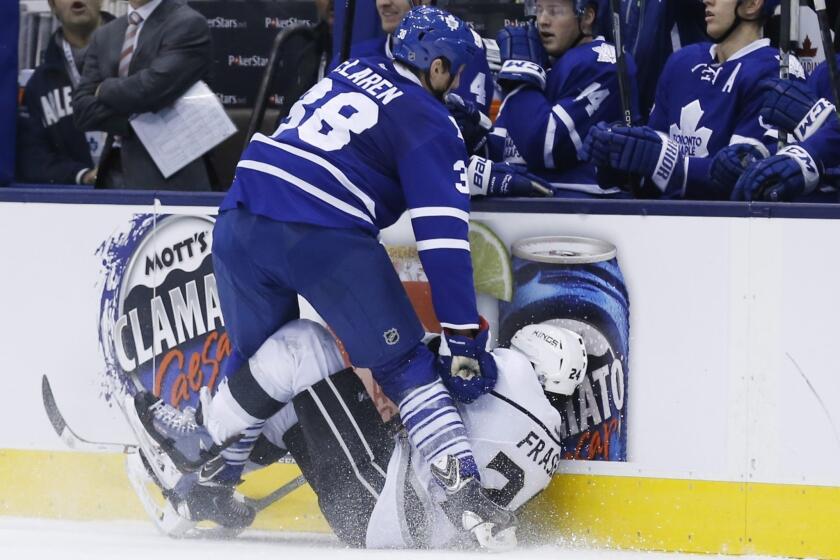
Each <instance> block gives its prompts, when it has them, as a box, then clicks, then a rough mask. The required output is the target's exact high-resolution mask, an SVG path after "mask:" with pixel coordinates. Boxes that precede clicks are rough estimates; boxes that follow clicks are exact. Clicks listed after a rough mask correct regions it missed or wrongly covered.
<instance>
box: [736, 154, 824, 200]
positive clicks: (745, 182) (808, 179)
mask: <svg viewBox="0 0 840 560" xmlns="http://www.w3.org/2000/svg"><path fill="white" fill-rule="evenodd" d="M821 167H822V166H821V165H820V164H819V163H818V162H817V161H816V160H814V158H813V157H811V154H809V153H808V152H807V151H805V149H804V148H802V146H797V145H791V146H786V147H784V148H782V149H781V150H779V151H778V153H777V154H776V155H774V156H771V157H769V158H767V159H764V160H761V161H759V162H758V163H756V164H754V165H753V166H752V167H750V168H749V169H747V170H746V171H745V172H744V174H743V175H741V178H740V179H738V183H737V184H736V185H735V189H734V190H733V191H732V200H747V201H751V200H765V201H770V202H781V201H787V200H793V199H794V198H796V197H797V196H799V195H801V194H809V193H811V192H813V191H814V189H816V188H817V185H819V182H820V174H821V171H822V169H821Z"/></svg>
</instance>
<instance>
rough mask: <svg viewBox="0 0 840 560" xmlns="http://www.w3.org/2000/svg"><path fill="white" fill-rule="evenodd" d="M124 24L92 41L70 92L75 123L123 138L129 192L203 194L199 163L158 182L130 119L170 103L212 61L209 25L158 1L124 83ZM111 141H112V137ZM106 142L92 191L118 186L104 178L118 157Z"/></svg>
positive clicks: (170, 1) (171, 0) (175, 4)
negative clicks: (79, 79)
mask: <svg viewBox="0 0 840 560" xmlns="http://www.w3.org/2000/svg"><path fill="white" fill-rule="evenodd" d="M127 27H128V18H127V17H126V16H121V17H118V18H117V19H115V20H114V21H112V22H111V23H109V24H107V25H103V26H102V27H100V28H99V29H97V30H96V32H95V33H94V34H93V38H92V39H91V41H90V46H89V47H88V51H87V54H86V55H85V65H84V72H83V73H82V83H81V84H80V85H79V87H78V88H76V90H75V91H74V92H73V118H74V120H75V121H76V125H78V126H79V127H80V128H82V129H83V130H104V131H106V132H108V133H110V134H111V135H114V134H118V135H120V137H121V145H122V147H121V149H120V150H119V164H120V167H121V170H122V176H123V180H124V184H125V186H126V187H127V188H141V189H170V190H171V189H180V190H209V188H210V181H209V179H208V177H207V169H206V168H205V166H204V160H203V158H196V159H195V160H193V161H192V162H190V163H188V164H187V165H186V167H184V168H182V169H181V170H180V171H178V172H176V173H175V174H174V175H172V176H171V177H169V178H168V179H167V178H164V177H163V175H161V173H160V171H159V170H158V168H157V166H156V165H155V163H154V161H153V160H152V157H151V156H150V155H149V152H148V151H147V150H146V148H145V147H144V146H143V143H142V142H141V141H140V139H139V138H138V137H137V135H136V134H134V132H133V131H132V129H131V127H130V125H129V117H130V116H131V115H132V114H135V113H146V112H154V111H159V110H161V109H163V108H164V107H167V106H169V105H171V104H172V103H173V102H175V101H176V100H177V99H178V98H179V97H180V96H181V95H183V94H184V92H186V91H187V90H188V89H189V88H190V86H192V85H193V84H194V83H196V82H197V81H198V80H201V79H205V78H206V77H207V75H208V74H209V72H210V67H211V64H212V62H213V53H212V45H211V42H210V28H209V26H208V25H207V20H206V19H205V18H204V16H202V15H201V14H199V13H198V12H196V11H195V10H193V9H192V8H190V7H188V6H187V5H185V4H183V3H182V2H181V1H180V0H163V2H161V4H160V5H158V7H157V8H155V10H154V12H152V14H151V15H150V16H149V17H148V19H146V21H145V23H143V28H142V31H141V32H140V35H139V36H138V38H137V46H136V47H135V49H134V54H133V55H132V58H131V62H130V63H129V66H128V76H124V77H120V76H118V68H119V61H120V52H121V51H122V46H123V41H124V39H125V32H126V28H127ZM112 137H113V136H112ZM112 145H113V143H112V141H108V142H106V145H105V151H104V153H103V154H102V161H101V162H100V164H99V178H98V181H97V186H100V187H106V188H112V187H114V186H117V185H116V183H114V182H113V181H111V180H110V179H109V178H110V177H111V175H110V170H111V169H115V168H116V166H115V164H116V163H117V158H116V153H115V151H113V150H111V149H110V147H111V146H112Z"/></svg>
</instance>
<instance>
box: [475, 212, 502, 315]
mask: <svg viewBox="0 0 840 560" xmlns="http://www.w3.org/2000/svg"><path fill="white" fill-rule="evenodd" d="M470 252H471V253H472V265H473V282H474V283H475V289H476V291H477V292H481V293H483V294H488V295H491V296H493V297H494V298H496V299H501V300H504V301H510V300H511V298H512V297H513V270H512V269H511V266H510V254H509V253H508V249H507V246H506V245H505V244H504V242H503V241H502V240H501V239H499V236H497V235H496V234H495V233H493V230H492V229H490V228H489V227H487V226H486V225H484V224H482V223H481V222H472V221H471V222H470Z"/></svg>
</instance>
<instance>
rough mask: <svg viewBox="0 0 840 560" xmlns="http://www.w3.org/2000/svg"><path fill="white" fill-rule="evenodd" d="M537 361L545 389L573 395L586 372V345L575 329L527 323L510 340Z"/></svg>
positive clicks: (533, 362)
mask: <svg viewBox="0 0 840 560" xmlns="http://www.w3.org/2000/svg"><path fill="white" fill-rule="evenodd" d="M510 347H511V348H513V349H514V350H518V351H519V352H521V353H522V354H524V355H525V357H527V358H528V360H530V361H531V363H532V364H534V371H536V373H537V377H538V378H539V380H540V383H542V386H543V389H545V390H546V391H548V392H550V393H557V394H559V395H571V394H572V393H574V391H575V388H576V387H577V386H578V385H580V383H581V381H583V376H584V374H586V363H587V355H586V347H585V346H584V344H583V339H582V338H581V337H580V335H579V334H577V333H576V332H574V331H570V330H569V329H564V328H561V327H556V326H554V325H545V324H541V325H527V326H525V327H522V328H521V329H519V330H518V331H516V334H515V335H513V339H511V341H510Z"/></svg>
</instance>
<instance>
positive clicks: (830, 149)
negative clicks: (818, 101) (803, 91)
mask: <svg viewBox="0 0 840 560" xmlns="http://www.w3.org/2000/svg"><path fill="white" fill-rule="evenodd" d="M837 64H838V66H840V55H837ZM830 79H831V78H830V77H829V74H828V64H827V63H826V62H822V63H821V64H820V65H819V66H817V67H816V68H815V69H814V71H813V72H812V73H811V75H810V76H809V77H808V86H809V87H810V88H811V91H813V92H814V93H815V94H816V95H818V96H819V97H825V98H826V99H828V100H829V101H831V102H832V103H834V105H835V106H836V107H840V105H838V104H840V100H836V99H834V92H833V91H832V89H831V81H830ZM838 146H840V122H838V119H836V118H830V119H829V120H828V121H827V122H826V123H825V124H823V126H822V127H821V128H820V130H818V131H817V132H815V133H814V135H813V136H811V137H810V138H808V139H807V140H805V141H804V142H802V147H804V148H805V149H806V150H808V153H809V154H811V155H812V156H814V157H815V158H817V159H818V160H819V161H821V162H822V164H823V165H824V166H825V167H827V168H829V167H830V168H837V167H840V148H839V147H838ZM836 171H837V173H835V174H838V173H840V170H836Z"/></svg>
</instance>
